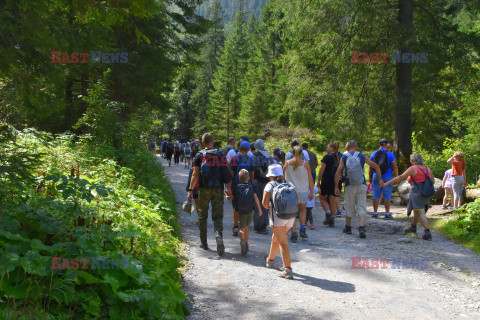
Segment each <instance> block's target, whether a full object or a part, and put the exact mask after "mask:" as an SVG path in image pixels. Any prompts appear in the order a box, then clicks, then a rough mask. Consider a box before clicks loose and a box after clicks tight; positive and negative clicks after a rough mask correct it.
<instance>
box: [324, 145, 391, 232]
mask: <svg viewBox="0 0 480 320" xmlns="http://www.w3.org/2000/svg"><path fill="white" fill-rule="evenodd" d="M345 149H346V150H347V151H346V152H345V153H344V154H343V155H342V158H341V159H340V165H339V166H338V169H337V172H336V173H335V183H334V185H335V194H336V195H337V196H340V188H339V187H338V182H339V181H340V176H341V175H342V171H343V169H344V168H345V171H346V176H345V191H344V198H345V209H346V212H345V227H344V228H343V233H346V234H352V225H351V224H352V218H354V217H355V216H356V215H357V214H358V219H359V224H360V228H359V234H360V238H362V239H364V238H366V237H367V235H366V233H365V215H366V214H367V184H366V181H365V173H364V169H363V168H364V166H365V163H366V164H368V165H369V166H370V167H373V169H374V170H375V172H376V173H377V179H378V183H379V184H380V187H382V188H383V187H384V185H383V181H382V172H381V171H380V167H379V166H378V164H376V163H375V162H373V161H371V160H370V159H369V158H367V157H365V155H364V154H363V153H361V152H359V151H357V150H358V144H357V142H356V141H355V140H350V141H349V142H348V143H347V146H346V147H345Z"/></svg>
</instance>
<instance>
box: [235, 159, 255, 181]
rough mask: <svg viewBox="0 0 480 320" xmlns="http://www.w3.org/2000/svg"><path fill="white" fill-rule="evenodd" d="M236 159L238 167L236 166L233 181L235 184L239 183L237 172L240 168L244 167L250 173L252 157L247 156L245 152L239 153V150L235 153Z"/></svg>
mask: <svg viewBox="0 0 480 320" xmlns="http://www.w3.org/2000/svg"><path fill="white" fill-rule="evenodd" d="M236 161H237V162H238V167H237V171H236V172H235V181H234V183H235V184H239V183H240V180H239V179H238V173H239V172H240V170H242V169H245V170H247V171H248V173H251V168H252V163H253V159H252V157H249V156H248V155H246V154H241V153H240V152H239V153H237V159H236Z"/></svg>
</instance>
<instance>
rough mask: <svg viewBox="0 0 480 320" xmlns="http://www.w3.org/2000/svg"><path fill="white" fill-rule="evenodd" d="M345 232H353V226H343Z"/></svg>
mask: <svg viewBox="0 0 480 320" xmlns="http://www.w3.org/2000/svg"><path fill="white" fill-rule="evenodd" d="M343 233H346V234H352V226H345V227H344V228H343Z"/></svg>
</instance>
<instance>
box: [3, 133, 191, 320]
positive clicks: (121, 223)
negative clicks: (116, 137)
mask: <svg viewBox="0 0 480 320" xmlns="http://www.w3.org/2000/svg"><path fill="white" fill-rule="evenodd" d="M0 130H1V131H0V161H1V163H0V164H1V166H0V196H1V201H0V296H1V297H2V298H1V299H0V316H1V317H2V318H6V319H34V318H39V319H48V318H55V319H67V318H79V317H81V318H92V319H93V318H112V319H177V318H178V319H181V318H183V317H184V316H185V314H187V313H188V310H187V309H186V307H185V304H184V300H185V296H184V294H183V293H182V290H181V285H180V276H179V273H178V268H179V267H180V265H179V259H178V251H179V241H178V239H177V238H176V237H175V228H176V227H177V225H176V219H175V216H176V205H175V198H174V195H173V191H172V190H171V188H170V186H169V184H168V183H167V182H166V180H165V179H164V176H163V172H162V169H161V165H160V164H158V163H157V162H155V160H154V159H153V157H152V156H151V154H150V153H148V151H146V150H140V151H137V152H133V151H130V152H127V151H124V152H122V153H121V154H120V156H122V158H123V159H124V160H123V161H124V165H125V166H120V165H119V164H118V163H117V162H116V161H114V160H112V159H108V158H104V157H103V156H100V157H96V156H92V154H97V155H99V154H100V155H101V153H104V154H105V153H110V152H112V150H111V149H109V148H107V147H102V146H95V145H94V144H92V143H90V142H89V138H88V137H80V138H79V137H75V136H73V135H68V134H66V135H61V136H57V137H53V136H51V135H48V134H44V133H39V132H35V131H33V130H29V131H22V132H18V131H15V130H14V129H13V128H11V127H8V126H6V125H3V126H1V127H0ZM99 152H100V153H99ZM114 153H116V155H119V154H118V152H114ZM132 168H134V169H132ZM81 259H88V260H89V261H88V262H87V263H85V260H83V261H84V263H83V264H81V263H80V264H79V261H80V262H81V261H82V260H81ZM95 261H97V262H98V261H100V262H101V264H95ZM119 262H121V264H120V266H119ZM82 266H83V267H85V266H86V268H82Z"/></svg>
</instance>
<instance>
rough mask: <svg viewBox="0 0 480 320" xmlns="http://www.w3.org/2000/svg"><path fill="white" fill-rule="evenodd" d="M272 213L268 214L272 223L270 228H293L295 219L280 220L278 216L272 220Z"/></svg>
mask: <svg viewBox="0 0 480 320" xmlns="http://www.w3.org/2000/svg"><path fill="white" fill-rule="evenodd" d="M272 214H273V213H272V212H270V213H269V214H268V220H269V222H270V227H288V228H291V227H293V223H294V222H295V218H292V219H288V220H286V219H281V218H278V217H277V216H275V217H273V220H272Z"/></svg>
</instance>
